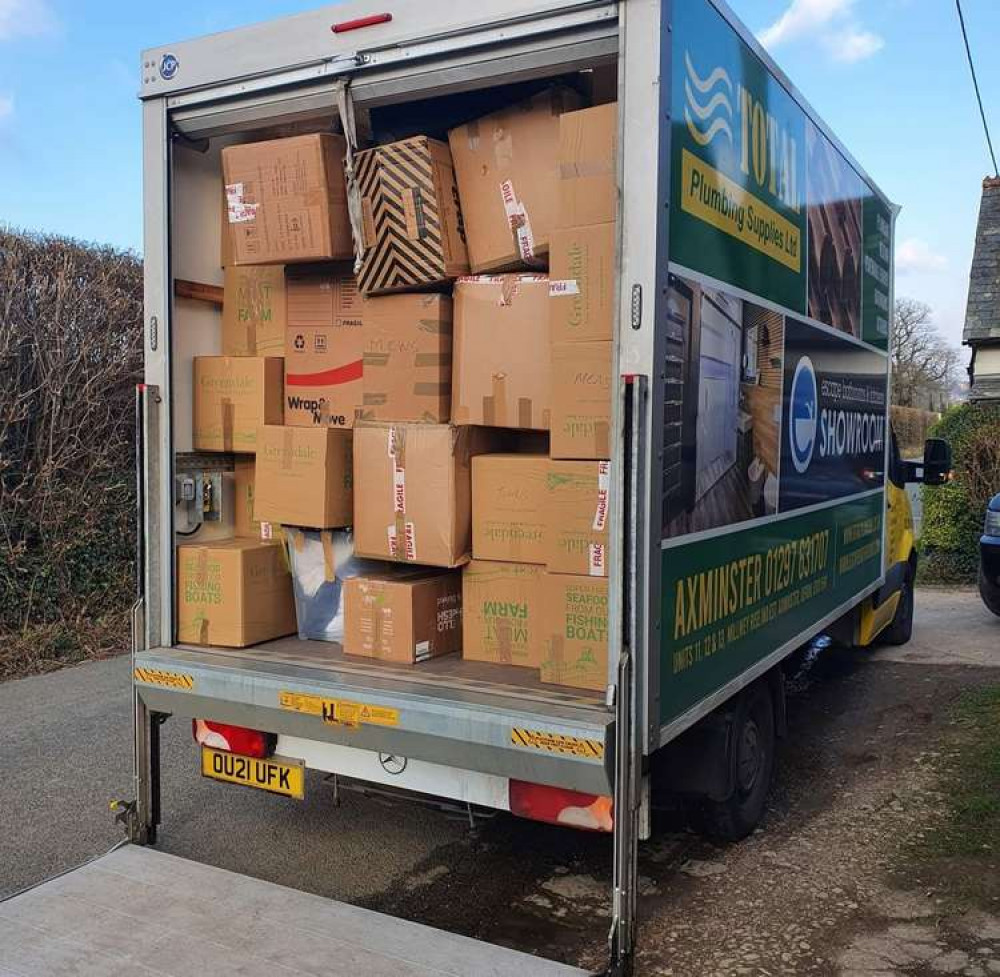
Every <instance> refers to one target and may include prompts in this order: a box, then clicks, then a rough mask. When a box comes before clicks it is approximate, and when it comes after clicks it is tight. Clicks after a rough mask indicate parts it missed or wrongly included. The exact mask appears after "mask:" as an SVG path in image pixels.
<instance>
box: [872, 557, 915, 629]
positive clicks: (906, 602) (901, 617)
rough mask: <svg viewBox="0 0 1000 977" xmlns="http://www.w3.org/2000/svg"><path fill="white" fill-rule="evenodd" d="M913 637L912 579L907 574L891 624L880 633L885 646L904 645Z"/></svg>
mask: <svg viewBox="0 0 1000 977" xmlns="http://www.w3.org/2000/svg"><path fill="white" fill-rule="evenodd" d="M912 635H913V577H912V575H911V574H907V575H906V578H905V579H904V580H903V585H902V587H901V588H900V591H899V603H898V604H897V605H896V613H895V614H894V615H893V618H892V623H891V624H890V625H889V626H888V627H887V628H886V629H885V630H884V631H883V632H882V634H881V636H880V637H881V640H882V641H884V642H885V643H886V644H887V645H905V644H906V642H907V641H909V640H910V638H911V637H912Z"/></svg>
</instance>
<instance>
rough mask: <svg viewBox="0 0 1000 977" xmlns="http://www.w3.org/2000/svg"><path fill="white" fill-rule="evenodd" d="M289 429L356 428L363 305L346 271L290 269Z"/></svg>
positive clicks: (319, 267)
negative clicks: (320, 427)
mask: <svg viewBox="0 0 1000 977" xmlns="http://www.w3.org/2000/svg"><path fill="white" fill-rule="evenodd" d="M285 291H286V302H287V316H288V331H287V333H286V335H285V354H286V355H285V423H286V424H291V425H294V426H296V427H312V426H317V425H319V426H326V425H329V426H330V427H353V426H354V413H355V411H356V410H357V408H358V407H360V406H361V398H362V396H363V391H362V375H363V372H364V334H363V329H362V314H361V312H362V300H361V295H360V294H359V293H358V288H357V282H356V281H355V280H354V278H353V277H352V276H351V273H350V267H349V266H348V265H330V264H327V265H313V266H311V267H309V268H295V269H289V271H288V275H287V279H286V284H285Z"/></svg>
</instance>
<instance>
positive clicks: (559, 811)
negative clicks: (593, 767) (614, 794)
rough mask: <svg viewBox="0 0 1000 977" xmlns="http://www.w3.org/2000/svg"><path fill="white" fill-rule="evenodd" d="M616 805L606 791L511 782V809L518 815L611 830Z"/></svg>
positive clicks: (575, 826) (551, 822)
mask: <svg viewBox="0 0 1000 977" xmlns="http://www.w3.org/2000/svg"><path fill="white" fill-rule="evenodd" d="M613 808H614V804H613V802H612V800H611V798H610V797H608V796H606V795H604V794H585V793H583V792H582V791H579V790H565V789H563V788H562V787H545V786H543V785H542V784H528V783H525V782H524V781H523V780H512V781H510V810H511V814H516V815H518V817H522V818H531V820H532V821H545V822H547V823H548V824H561V825H565V826H566V827H569V828H582V829H583V830H585V831H611V830H612V829H613V828H614V810H613Z"/></svg>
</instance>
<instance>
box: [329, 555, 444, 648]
mask: <svg viewBox="0 0 1000 977" xmlns="http://www.w3.org/2000/svg"><path fill="white" fill-rule="evenodd" d="M344 602H345V606H344V615H345V622H344V651H346V652H347V653H348V654H349V655H363V656H365V657H366V658H375V659H378V660H379V661H390V662H400V663H403V664H413V663H416V662H422V661H426V660H427V659H428V658H437V657H438V656H440V655H447V654H450V653H451V652H455V651H459V650H461V647H462V576H461V574H460V573H458V572H457V571H449V570H444V571H432V570H423V571H415V569H411V568H409V567H395V568H389V569H387V570H384V571H382V572H379V573H365V574H362V575H361V576H358V577H352V578H351V579H350V580H348V581H347V583H346V584H345V585H344Z"/></svg>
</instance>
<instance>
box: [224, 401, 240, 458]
mask: <svg viewBox="0 0 1000 977" xmlns="http://www.w3.org/2000/svg"><path fill="white" fill-rule="evenodd" d="M220 406H221V408H222V450H223V451H232V450H233V429H234V428H235V427H236V407H235V405H234V404H233V402H232V401H231V400H230V399H229V398H228V397H223V399H222V402H221V404H220Z"/></svg>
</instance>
